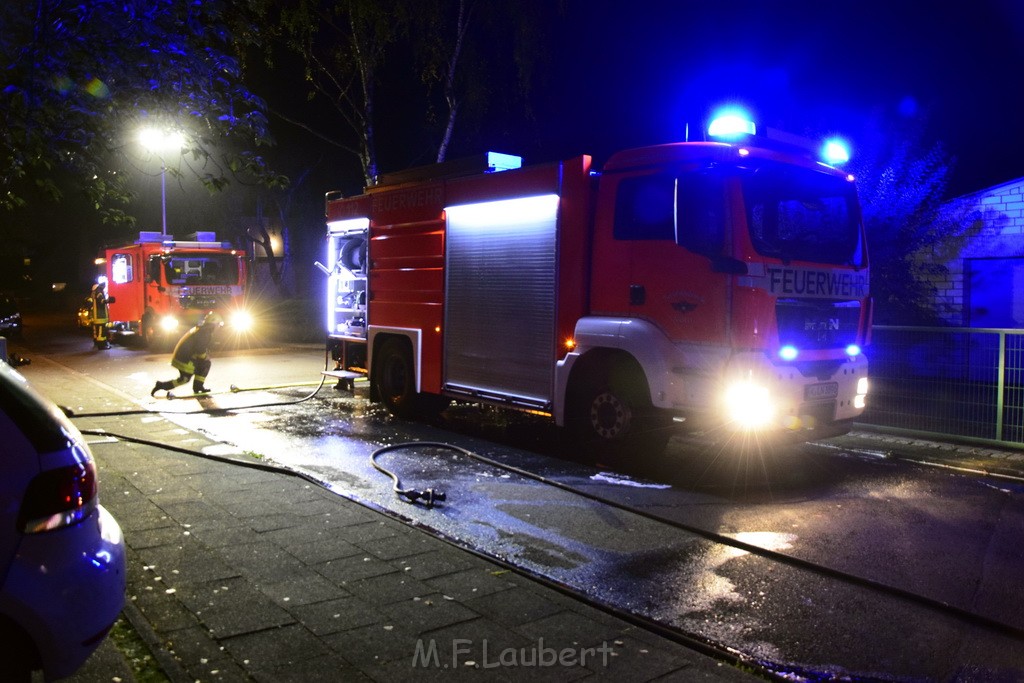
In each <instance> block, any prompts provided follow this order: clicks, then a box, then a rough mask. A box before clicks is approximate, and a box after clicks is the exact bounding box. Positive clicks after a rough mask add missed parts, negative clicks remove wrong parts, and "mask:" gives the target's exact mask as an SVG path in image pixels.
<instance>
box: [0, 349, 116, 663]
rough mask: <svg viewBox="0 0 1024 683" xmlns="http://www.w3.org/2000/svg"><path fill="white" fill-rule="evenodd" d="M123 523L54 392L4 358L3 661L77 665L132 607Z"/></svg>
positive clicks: (0, 431)
mask: <svg viewBox="0 0 1024 683" xmlns="http://www.w3.org/2000/svg"><path fill="white" fill-rule="evenodd" d="M125 578H126V577H125V548H124V540H123V537H122V535H121V527H120V526H119V525H118V524H117V521H116V520H115V519H114V518H113V517H112V516H111V515H110V513H108V512H107V511H106V510H105V509H104V508H103V507H102V506H100V504H99V499H98V496H97V481H96V464H95V462H94V461H93V458H92V454H91V453H90V451H89V447H88V446H87V445H86V444H85V441H84V440H83V438H82V435H81V433H80V432H79V431H78V429H76V428H75V426H74V425H72V424H71V422H70V421H69V420H68V419H67V418H66V417H65V416H64V414H63V413H62V412H61V411H60V409H59V408H57V406H56V405H54V404H53V402H51V401H49V400H47V399H45V398H43V397H42V396H41V395H40V394H39V393H37V392H36V391H35V390H34V389H33V388H32V387H31V386H30V385H29V383H28V381H27V380H26V379H25V378H24V377H22V375H21V374H19V373H18V372H17V371H16V370H14V369H13V368H11V367H10V366H9V365H8V364H7V363H5V362H0V670H2V672H3V679H4V680H5V681H9V680H28V679H29V678H30V677H31V673H32V671H33V670H36V669H42V671H43V675H44V676H45V678H46V679H47V680H52V679H54V678H61V677H64V676H68V675H70V674H72V673H74V672H75V671H76V670H77V669H78V668H79V667H80V666H81V665H82V664H83V663H84V662H85V660H86V659H88V657H89V655H90V654H92V652H93V651H94V650H95V649H96V648H97V647H98V646H99V645H100V643H101V642H103V639H104V638H105V637H106V635H107V633H108V632H109V630H110V628H111V626H113V625H114V622H115V621H116V620H117V617H118V615H119V614H120V612H121V609H122V607H124V600H125Z"/></svg>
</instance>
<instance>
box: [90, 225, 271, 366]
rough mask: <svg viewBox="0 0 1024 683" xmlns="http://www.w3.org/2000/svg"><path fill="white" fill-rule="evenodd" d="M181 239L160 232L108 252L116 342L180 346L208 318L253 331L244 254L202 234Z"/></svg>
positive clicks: (145, 233)
mask: <svg viewBox="0 0 1024 683" xmlns="http://www.w3.org/2000/svg"><path fill="white" fill-rule="evenodd" d="M189 237H190V239H186V240H178V239H175V238H174V237H173V236H169V235H162V234H161V233H158V232H142V233H140V234H139V239H138V240H136V241H134V242H132V243H130V244H123V245H120V246H117V247H112V248H109V249H107V250H106V252H105V261H106V275H107V295H108V296H109V297H110V298H111V301H112V303H111V304H110V306H109V309H110V327H111V329H112V332H113V333H114V334H115V335H116V337H120V338H128V337H134V338H139V339H142V340H143V342H144V343H145V345H147V346H166V345H168V344H169V343H173V342H174V341H177V339H178V337H180V336H181V334H182V333H184V331H185V330H187V329H188V328H189V327H191V326H193V325H195V324H196V323H197V322H198V321H199V320H200V319H201V318H202V317H203V316H204V315H205V314H206V313H208V312H210V311H217V312H218V313H220V314H221V315H222V316H223V317H224V319H225V320H226V321H228V324H229V325H232V326H233V327H234V329H236V330H245V329H248V328H249V326H251V322H252V318H251V316H249V314H248V313H247V312H246V309H245V307H244V296H245V282H246V261H245V251H244V250H240V249H235V248H234V247H233V246H232V245H231V243H230V242H222V241H218V240H217V236H216V234H215V233H213V232H199V233H196V234H195V235H190V236H189Z"/></svg>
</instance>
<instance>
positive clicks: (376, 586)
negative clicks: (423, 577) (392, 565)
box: [345, 572, 434, 605]
mask: <svg viewBox="0 0 1024 683" xmlns="http://www.w3.org/2000/svg"><path fill="white" fill-rule="evenodd" d="M345 588H346V589H347V590H348V591H349V592H351V593H352V594H353V595H355V596H356V597H362V598H372V599H373V600H374V601H375V602H377V603H378V604H382V605H387V604H390V603H392V602H398V601H400V600H407V599H410V598H415V597H419V596H423V595H427V594H430V593H433V592H434V589H432V588H431V587H430V586H428V585H427V584H425V583H423V582H422V581H420V580H419V579H416V578H414V577H412V576H410V575H409V574H407V573H405V572H391V573H389V574H381V575H380V576H371V577H368V578H365V579H359V580H358V581H348V582H347V583H345Z"/></svg>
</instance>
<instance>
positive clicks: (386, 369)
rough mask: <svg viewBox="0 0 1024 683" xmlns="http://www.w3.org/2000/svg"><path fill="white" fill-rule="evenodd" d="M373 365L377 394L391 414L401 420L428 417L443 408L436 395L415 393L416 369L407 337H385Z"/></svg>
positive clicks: (442, 402)
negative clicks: (374, 367)
mask: <svg viewBox="0 0 1024 683" xmlns="http://www.w3.org/2000/svg"><path fill="white" fill-rule="evenodd" d="M374 363H375V364H376V372H375V376H376V378H377V379H376V382H377V393H378V395H379V396H380V400H381V402H382V403H383V404H384V407H385V408H387V409H388V412H390V413H391V414H392V415H394V416H396V417H400V418H402V419H405V420H432V419H434V418H436V417H437V416H438V415H439V414H440V413H441V411H442V410H443V409H444V407H445V404H446V402H444V401H442V400H441V397H440V396H434V395H431V394H419V393H417V392H416V371H415V367H414V366H413V363H412V348H411V347H410V344H409V342H408V340H406V339H400V338H392V339H388V340H387V341H385V342H384V344H383V346H381V348H380V351H379V356H378V357H377V360H375V361H374Z"/></svg>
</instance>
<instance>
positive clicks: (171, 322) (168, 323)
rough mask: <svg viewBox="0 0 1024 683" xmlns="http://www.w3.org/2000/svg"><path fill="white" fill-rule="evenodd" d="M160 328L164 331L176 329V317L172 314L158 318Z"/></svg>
mask: <svg viewBox="0 0 1024 683" xmlns="http://www.w3.org/2000/svg"><path fill="white" fill-rule="evenodd" d="M160 329H162V330H163V331H164V332H174V331H175V330H176V329H178V319H177V318H175V317H174V316H172V315H168V316H164V317H163V318H161V319H160Z"/></svg>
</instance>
